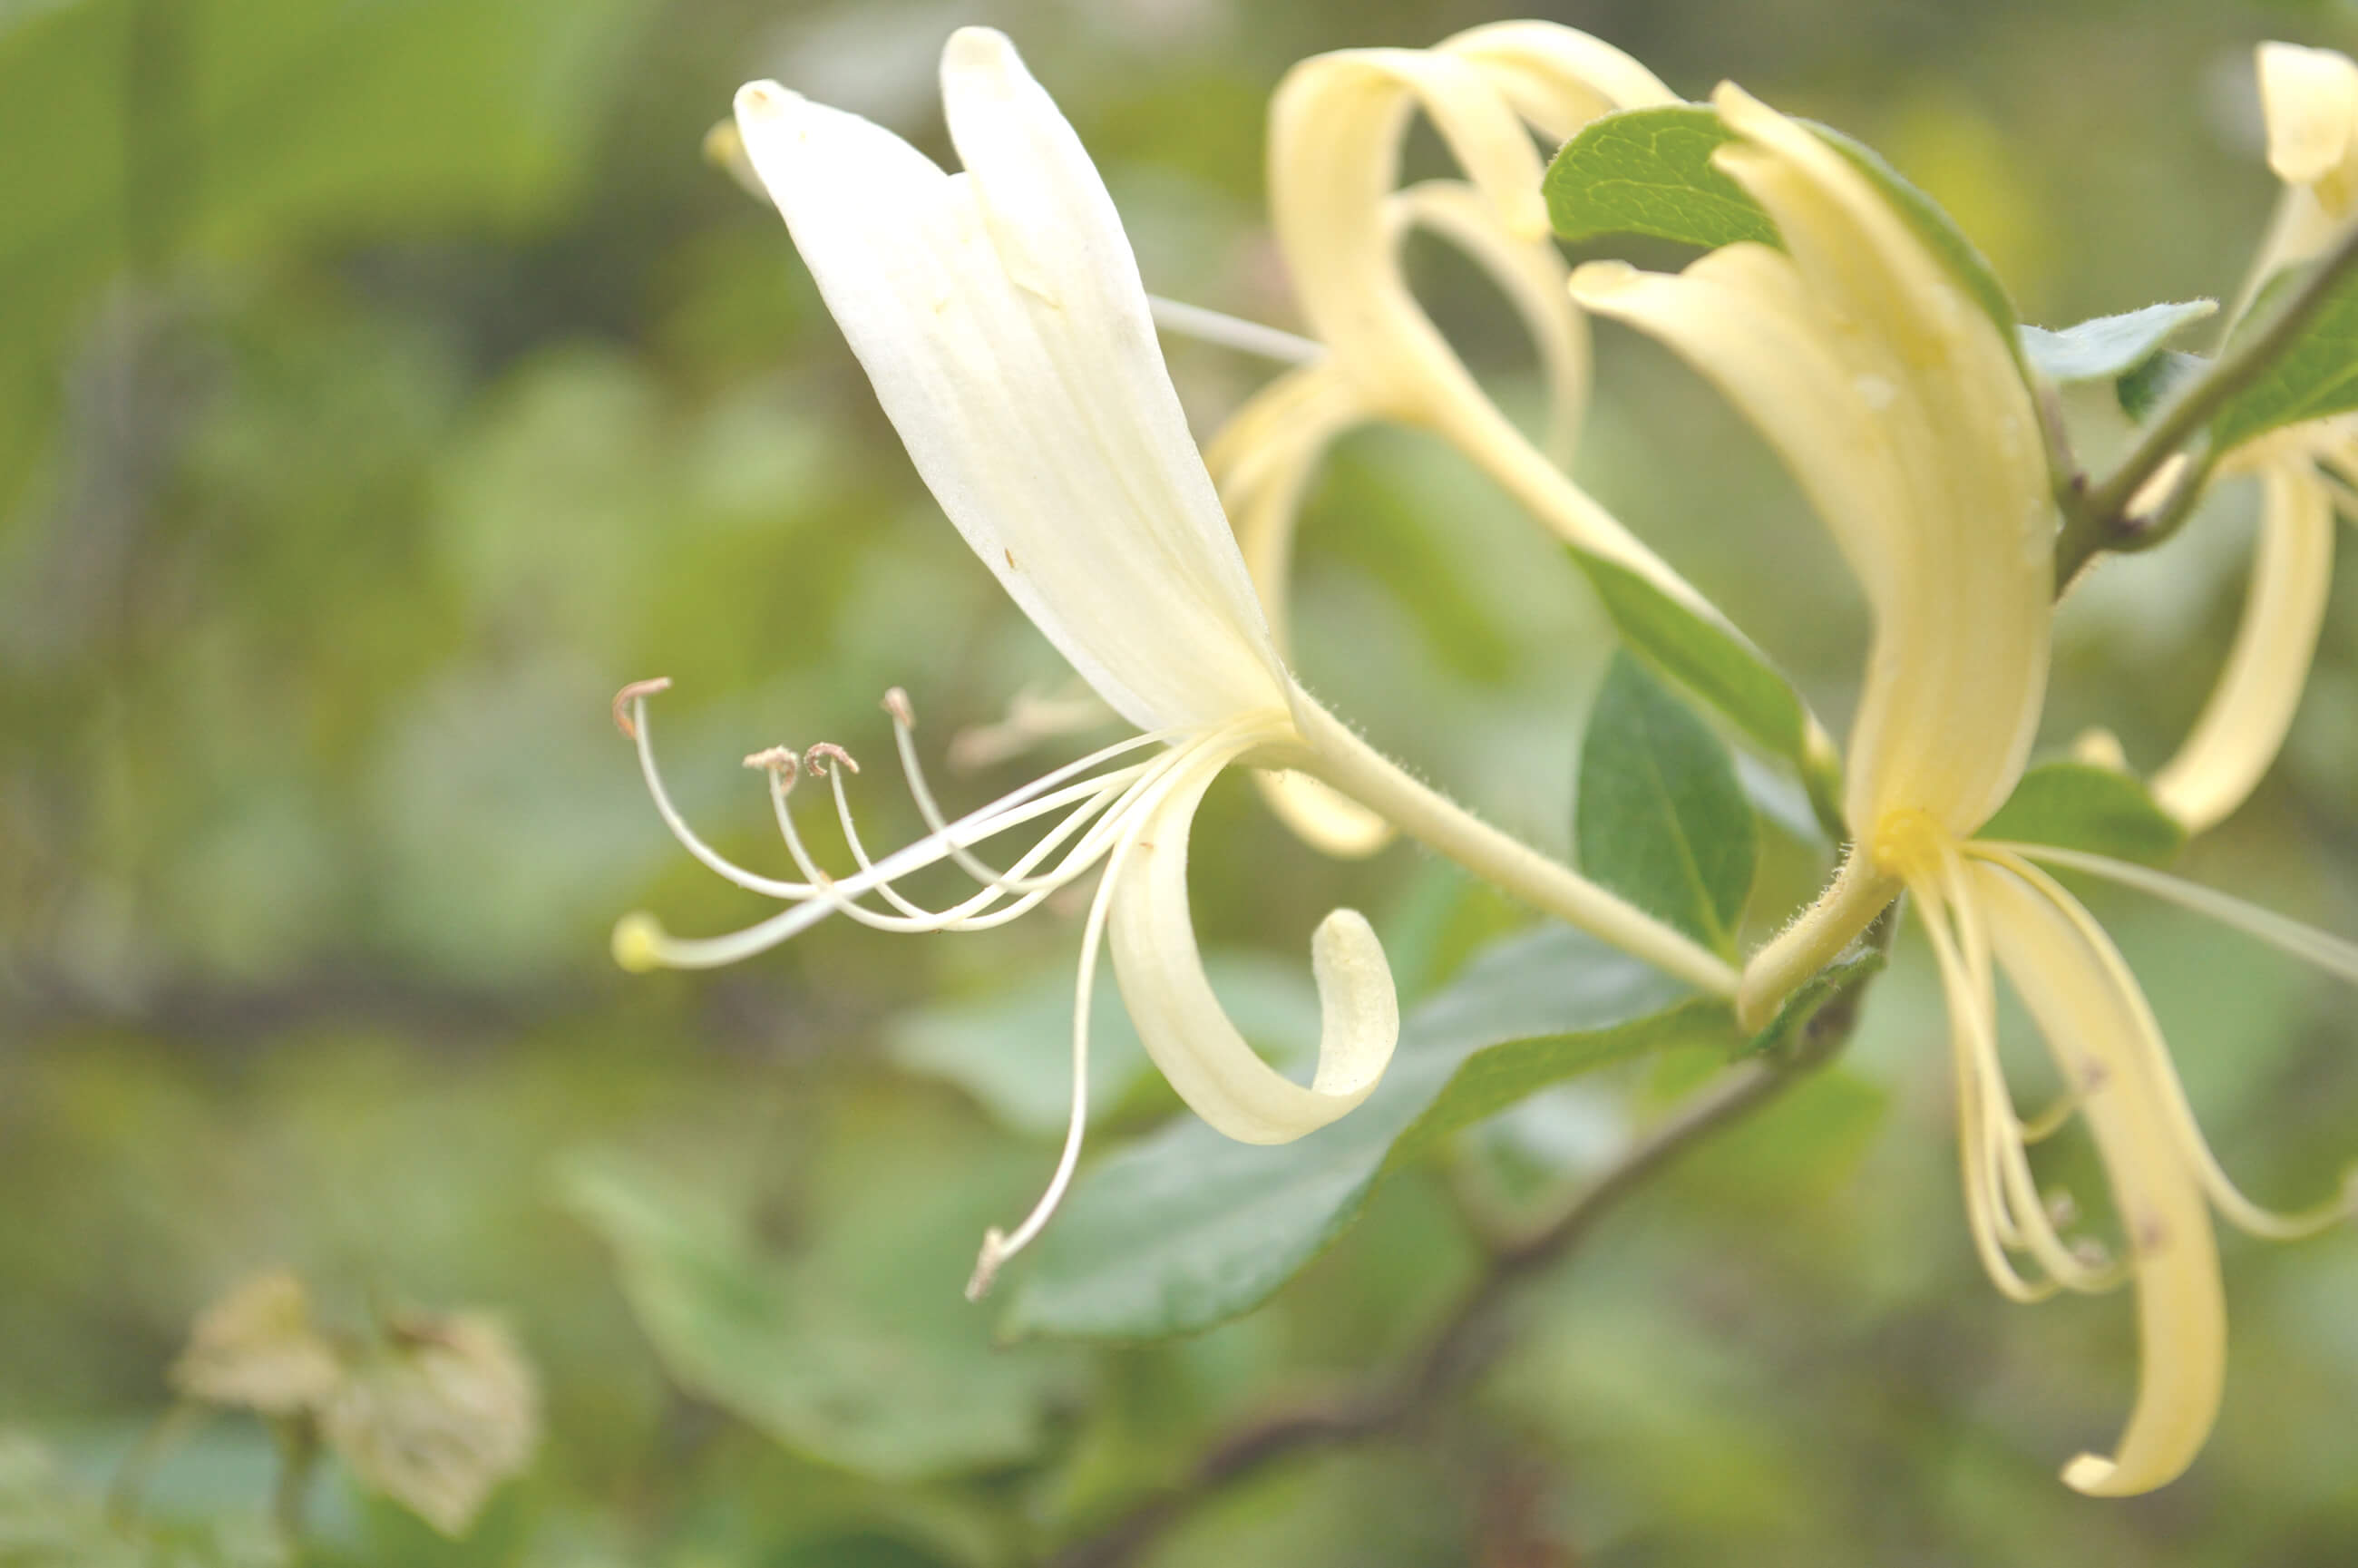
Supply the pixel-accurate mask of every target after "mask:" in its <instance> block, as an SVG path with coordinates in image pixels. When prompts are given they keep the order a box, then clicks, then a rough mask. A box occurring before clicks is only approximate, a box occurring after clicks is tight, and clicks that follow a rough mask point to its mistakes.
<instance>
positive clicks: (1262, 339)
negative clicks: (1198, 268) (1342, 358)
mask: <svg viewBox="0 0 2358 1568" xmlns="http://www.w3.org/2000/svg"><path fill="white" fill-rule="evenodd" d="M1146 308H1147V309H1148V310H1149V311H1150V312H1151V313H1152V315H1153V317H1154V324H1155V325H1156V326H1157V327H1159V328H1161V329H1162V330H1163V331H1166V332H1170V333H1174V334H1175V335H1176V336H1179V337H1182V338H1193V339H1195V341H1197V342H1200V343H1209V344H1211V345H1212V346H1213V347H1215V348H1221V349H1234V350H1235V351H1237V352H1238V353H1240V354H1251V355H1252V356H1254V357H1255V358H1256V359H1264V360H1275V361H1277V362H1279V363H1281V364H1293V365H1306V364H1308V363H1310V362H1312V361H1314V360H1322V359H1325V357H1326V348H1325V344H1323V343H1319V342H1315V341H1312V340H1311V339H1308V338H1304V337H1300V336H1297V335H1296V334H1294V333H1293V332H1286V331H1281V330H1278V329H1277V328H1275V327H1264V326H1262V325H1261V324H1260V322H1258V321H1247V320H1245V319H1242V318H1241V317H1237V316H1230V315H1227V314H1225V313H1223V312H1221V311H1218V310H1213V309H1208V308H1206V307H1204V306H1201V305H1189V304H1187V303H1186V302H1184V300H1178V299H1165V298H1163V296H1161V295H1159V294H1150V295H1148V296H1147V297H1146Z"/></svg>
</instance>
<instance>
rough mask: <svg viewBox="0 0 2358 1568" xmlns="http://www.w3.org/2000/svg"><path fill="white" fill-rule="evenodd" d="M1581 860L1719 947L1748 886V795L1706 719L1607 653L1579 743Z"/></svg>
mask: <svg viewBox="0 0 2358 1568" xmlns="http://www.w3.org/2000/svg"><path fill="white" fill-rule="evenodd" d="M1578 798H1579V806H1578V809H1577V812H1576V814H1575V830H1574V842H1575V843H1576V844H1577V845H1578V846H1579V852H1580V865H1581V869H1582V870H1583V871H1586V872H1587V873H1588V875H1589V876H1590V877H1592V878H1594V879H1595V881H1599V882H1601V883H1603V884H1604V885H1605V886H1606V887H1608V888H1611V889H1612V890H1613V891H1614V892H1617V893H1619V894H1620V895H1621V896H1622V897H1624V898H1626V899H1628V901H1629V902H1630V903H1634V904H1636V905H1637V906H1638V907H1639V908H1640V909H1642V910H1645V911H1646V912H1647V913H1648V914H1653V915H1656V916H1658V917H1660V919H1662V920H1665V921H1668V922H1669V923H1670V924H1671V925H1675V926H1677V927H1678V928H1679V929H1680V930H1682V931H1683V932H1685V933H1686V934H1687V935H1690V936H1693V938H1695V940H1697V941H1699V942H1701V943H1703V944H1704V946H1708V947H1710V948H1712V949H1713V950H1714V951H1715V952H1718V953H1720V954H1722V955H1723V956H1725V957H1734V956H1735V952H1736V922H1737V921H1738V920H1739V919H1740V918H1741V917H1742V915H1743V914H1744V900H1745V898H1746V896H1747V894H1748V893H1750V892H1751V891H1752V870H1753V863H1754V860H1755V859H1756V857H1757V854H1758V848H1759V845H1758V829H1757V827H1756V825H1755V823H1754V821H1753V816H1752V803H1751V802H1750V800H1748V799H1747V797H1746V795H1745V793H1744V786H1743V784H1741V783H1739V782H1738V781H1737V779H1736V763H1735V760H1734V759H1733V758H1731V757H1730V756H1729V755H1728V752H1727V748H1726V746H1725V745H1724V744H1722V743H1721V741H1720V739H1719V737H1718V736H1717V735H1715V734H1714V733H1713V732H1712V730H1711V728H1710V727H1709V726H1708V725H1706V724H1704V722H1703V721H1702V720H1701V719H1697V718H1696V717H1695V716H1694V714H1693V712H1691V711H1690V710H1689V709H1688V708H1687V707H1686V705H1685V704H1684V703H1682V702H1681V701H1680V700H1679V699H1678V698H1677V697H1673V696H1671V693H1670V692H1669V691H1668V690H1666V689H1665V688H1664V687H1663V686H1662V684H1661V682H1660V681H1658V680H1656V679H1655V678H1654V677H1653V676H1650V675H1649V674H1647V673H1646V670H1645V667H1644V666H1643V665H1639V663H1638V662H1637V661H1636V660H1635V659H1633V658H1631V657H1630V656H1629V655H1628V654H1626V653H1623V654H1617V655H1615V657H1614V660H1613V665H1612V668H1611V669H1610V671H1609V672H1607V674H1606V677H1605V687H1604V689H1603V690H1602V691H1600V692H1599V693H1598V694H1597V697H1596V706H1595V708H1594V709H1593V710H1592V711H1591V712H1590V714H1589V716H1588V733H1587V736H1586V737H1585V739H1584V740H1583V741H1582V742H1581V748H1580V793H1579V797H1578Z"/></svg>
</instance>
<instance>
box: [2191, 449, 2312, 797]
mask: <svg viewBox="0 0 2358 1568" xmlns="http://www.w3.org/2000/svg"><path fill="white" fill-rule="evenodd" d="M2260 483H2261V485H2262V487H2263V496H2264V499H2263V502H2262V505H2261V511H2260V528H2259V537H2258V541H2257V547H2256V549H2255V552H2254V554H2253V557H2252V579H2251V587H2250V589H2249V590H2248V592H2247V594H2246V597H2245V599H2244V619H2243V622H2242V624H2241V625H2239V626H2238V627H2237V628H2236V630H2235V644H2234V648H2233V649H2231V650H2230V651H2229V653H2228V654H2227V666H2226V668H2225V669H2224V670H2223V671H2222V672H2221V674H2220V676H2219V684H2218V686H2217V687H2216V688H2214V689H2213V690H2212V693H2211V699H2210V701H2208V702H2207V703H2205V704H2204V705H2203V708H2202V715H2201V718H2200V719H2196V720H2195V724H2194V730H2193V732H2192V733H2191V734H2190V735H2189V736H2188V737H2187V739H2186V743H2185V744H2184V745H2183V746H2181V747H2180V748H2179V752H2178V755H2176V756H2175V757H2172V758H2171V759H2170V760H2169V763H2168V765H2167V766H2165V767H2163V768H2162V770H2161V771H2160V772H2159V773H2156V774H2155V775H2154V778H2153V794H2154V798H2155V799H2156V800H2157V801H2158V802H2160V804H2161V806H2162V809H2163V810H2165V811H2167V812H2169V814H2170V815H2171V816H2175V817H2177V818H2178V820H2179V821H2180V823H2182V824H2184V825H2185V827H2186V830H2187V831H2188V832H2190V833H2200V832H2201V831H2202V830H2203V829H2205V828H2207V827H2211V826H2212V824H2214V823H2216V822H2218V821H2220V820H2221V819H2222V818H2223V817H2225V816H2227V815H2228V814H2229V813H2230V812H2233V811H2234V809H2235V808H2236V807H2237V806H2241V805H2243V803H2244V798H2245V797H2246V796H2248V795H2250V794H2251V793H2252V790H2253V788H2254V786H2255V785H2256V784H2258V783H2259V782H2260V779H2261V777H2262V775H2263V774H2265V773H2266V772H2267V771H2268V768H2269V767H2270V766H2271V765H2272V764H2273V763H2274V762H2276V759H2277V752H2279V751H2281V750H2282V749H2283V747H2284V741H2285V736H2286V735H2287V734H2288V733H2289V732H2290V730H2291V729H2292V719H2293V714H2294V711H2295V710H2296V709H2298V708H2299V706H2300V695H2301V690H2302V687H2304V686H2306V685H2307V683H2308V679H2309V661H2310V660H2312V659H2313V658H2315V657H2316V655H2317V638H2318V633H2319V632H2320V630H2322V629H2323V627H2324V625H2325V601H2326V595H2327V592H2328V591H2329V590H2330V589H2331V587H2332V585H2333V506H2332V498H2331V496H2330V495H2329V494H2328V493H2327V492H2326V489H2325V486H2324V484H2323V482H2322V481H2320V480H2319V478H2318V476H2317V471H2316V470H2315V469H2314V468H2313V467H2312V466H2311V465H2310V462H2309V458H2308V456H2307V454H2306V453H2303V452H2299V451H2294V452H2292V453H2290V454H2288V458H2287V459H2286V460H2278V461H2276V462H2272V463H2271V464H2269V466H2268V467H2267V468H2266V469H2264V470H2262V471H2261V474H2260Z"/></svg>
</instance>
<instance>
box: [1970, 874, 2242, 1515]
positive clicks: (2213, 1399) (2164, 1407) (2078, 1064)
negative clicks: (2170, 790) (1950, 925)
mask: <svg viewBox="0 0 2358 1568" xmlns="http://www.w3.org/2000/svg"><path fill="white" fill-rule="evenodd" d="M1967 875H1968V877H1969V879H1970V883H1971V887H1972V890H1973V894H1974V897H1975V898H1977V899H1978V900H1979V901H1980V903H1981V904H1982V907H1983V909H1984V911H1985V914H1986V915H1987V917H1988V926H1989V934H1990V940H1991V945H1992V946H1993V948H1994V949H1995V951H1996V955H1997V960H1998V963H1999V965H2000V966H2001V967H2002V968H2004V969H2005V971H2006V977H2007V979H2009V980H2011V981H2012V982H2013V984H2014V988H2015V990H2016V991H2017V994H2018V995H2019V996H2020V997H2021V998H2022V1002H2023V1005H2024V1007H2025V1008H2026V1009H2027V1010H2028V1011H2029V1013H2030V1016H2031V1018H2032V1019H2033V1020H2034V1021H2035V1022H2036V1023H2037V1024H2038V1026H2039V1033H2040V1034H2042V1035H2043V1036H2044V1037H2045V1038H2046V1041H2047V1045H2048V1048H2049V1050H2050V1052H2051V1053H2052V1054H2053V1055H2054V1057H2055V1065H2056V1066H2057V1068H2058V1069H2059V1070H2060V1071H2061V1073H2062V1074H2063V1076H2064V1079H2065V1081H2066V1082H2068V1083H2071V1084H2076V1085H2080V1086H2082V1089H2081V1093H2082V1115H2083V1116H2084V1117H2085V1118H2086V1119H2087V1122H2088V1126H2089V1130H2091V1131H2092V1132H2093V1134H2094V1136H2095V1141H2096V1150H2097V1153H2098V1155H2099V1157H2100V1158H2101V1159H2102V1160H2103V1162H2104V1175H2105V1179H2106V1181H2107V1182H2108V1183H2110V1184H2111V1186H2112V1192H2113V1202H2114V1206H2115V1208H2116V1209H2117V1210H2118V1211H2119V1213H2120V1216H2121V1223H2122V1226H2123V1227H2124V1228H2125V1231H2126V1232H2127V1238H2128V1243H2129V1248H2130V1251H2131V1254H2132V1257H2133V1259H2134V1262H2135V1275H2136V1296H2137V1330H2138V1337H2139V1340H2140V1342H2141V1346H2142V1351H2141V1355H2140V1357H2139V1368H2140V1370H2139V1372H2138V1377H2137V1396H2136V1405H2135V1406H2134V1407H2133V1408H2132V1409H2131V1411H2130V1412H2129V1418H2128V1422H2127V1424H2126V1426H2125V1428H2124V1429H2123V1431H2122V1433H2121V1439H2120V1442H2119V1444H2118V1445H2117V1446H2116V1447H2115V1450H2114V1452H2113V1454H2112V1455H2111V1456H2110V1457H2106V1456H2104V1455H2102V1454H2082V1455H2080V1457H2078V1458H2076V1459H2074V1460H2072V1461H2071V1464H2070V1465H2066V1466H2065V1467H2064V1471H2063V1480H2064V1483H2065V1484H2066V1485H2068V1486H2070V1487H2074V1488H2076V1489H2077V1490H2079V1491H2082V1492H2086V1493H2089V1494H2091V1495H2092V1496H2096V1497H2129V1496H2133V1495H2135V1494H2136V1493H2139V1492H2148V1491H2151V1490H2153V1489H2154V1488H2155V1487H2160V1486H2165V1485H2167V1484H2168V1483H2169V1482H2170V1481H2172V1480H2175V1479H2176V1478H2177V1477H2178V1476H2179V1475H2180V1474H2181V1473H2182V1472H2183V1471H2184V1470H2185V1469H2186V1467H2187V1465H2190V1464H2191V1463H2192V1462H2193V1460H2194V1456H2195V1454H2197V1453H2199V1452H2200V1451H2201V1447H2202V1444H2203V1440H2204V1439H2205V1438H2207V1437H2208V1436H2209V1435H2210V1432H2211V1427H2212V1422H2214V1421H2215V1420H2216V1419H2217V1416H2218V1411H2219V1395H2220V1390H2221V1388H2222V1385H2223V1381H2224V1379H2225V1374H2226V1357H2227V1309H2226V1303H2225V1300H2224V1298H2223V1293H2222V1292H2221V1289H2220V1283H2219V1257H2218V1248H2217V1245H2216V1243H2215V1241H2214V1239H2213V1238H2212V1230H2211V1214H2210V1209H2209V1206H2207V1205H2206V1203H2205V1202H2204V1199H2203V1194H2202V1188H2201V1181H2200V1179H2199V1176H2198V1174H2197V1173H2196V1171H2195V1170H2194V1169H2193V1168H2192V1167H2191V1166H2190V1164H2189V1163H2188V1162H2187V1161H2186V1159H2185V1158H2184V1156H2183V1153H2182V1152H2181V1150H2180V1147H2179V1145H2178V1144H2177V1142H2176V1141H2175V1140H2174V1139H2173V1137H2172V1134H2171V1123H2170V1119H2169V1109H2168V1106H2167V1103H2166V1101H2165V1099H2164V1098H2163V1089H2162V1087H2161V1086H2159V1085H2157V1084H2156V1083H2155V1082H2154V1081H2153V1079H2152V1077H2151V1076H2150V1074H2149V1071H2148V1063H2149V1061H2150V1060H2151V1057H2150V1056H2149V1054H2147V1053H2146V1052H2144V1051H2142V1050H2141V1049H2140V1044H2139V1040H2138V1034H2137V1030H2138V1027H2139V1020H2140V1017H2141V1014H2142V1001H2141V999H2138V998H2136V997H2134V996H2129V995H2124V994H2123V993H2122V991H2121V990H2120V989H2119V988H2118V987H2117V986H2116V985H2115V983H2114V977H2115V975H2116V974H2119V973H2124V972H2125V971H2123V970H2120V969H2119V968H2117V967H2116V966H2114V965H2108V964H2107V963H2106V961H2105V956H2104V954H2102V953H2100V952H2098V951H2097V950H2095V949H2094V948H2093V946H2091V938H2090V937H2089V936H2088V935H2086V933H2087V932H2089V931H2093V926H2092V925H2081V924H2078V923H2075V922H2073V921H2072V920H2071V919H2070V918H2069V917H2068V916H2067V914H2066V913H2065V912H2064V911H2062V910H2061V909H2060V908H2058V907H2057V906H2056V904H2055V903H2053V902H2052V900H2053V899H2054V898H2060V897H2062V896H2065V895H2063V894H2062V893H2061V890H2060V889H2056V890H2052V892H2051V893H2050V894H2042V893H2041V892H2036V891H2034V890H2033V889H2032V888H2031V887H2029V886H2028V884H2026V883H2024V882H2023V881H2020V880H2019V879H2017V877H2015V876H2014V875H2013V874H2012V873H2011V872H2008V871H2002V870H1999V869H1998V868H1996V867H1994V866H1990V865H1987V864H1982V863H1976V864H1974V865H1973V866H1972V867H1970V868H1969V870H1968V872H1967ZM2165 1060H2166V1058H2165Z"/></svg>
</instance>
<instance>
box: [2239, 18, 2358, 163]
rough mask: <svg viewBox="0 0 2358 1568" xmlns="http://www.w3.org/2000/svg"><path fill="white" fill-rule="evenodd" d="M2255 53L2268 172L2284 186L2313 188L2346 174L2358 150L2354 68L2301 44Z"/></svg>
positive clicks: (2272, 46) (2333, 55)
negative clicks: (2345, 169)
mask: <svg viewBox="0 0 2358 1568" xmlns="http://www.w3.org/2000/svg"><path fill="white" fill-rule="evenodd" d="M2256 53H2257V56H2258V60H2259V72H2260V114H2261V116H2262V117H2263V119H2265V120H2266V124H2267V131H2268V168H2271V169H2273V170H2274V171H2275V172H2276V177H2277V178H2278V179H2281V180H2283V181H2284V182H2285V183H2286V184H2287V185H2314V184H2316V183H2317V182H2318V181H2320V180H2322V179H2325V178H2328V177H2329V176H2331V175H2332V174H2334V173H2335V172H2337V171H2338V170H2340V169H2342V168H2344V166H2346V165H2347V163H2348V162H2349V161H2350V157H2351V154H2352V151H2353V145H2358V65H2353V63H2352V62H2351V60H2350V58H2349V57H2348V56H2347V55H2342V54H2337V53H2335V52H2334V51H2333V50H2331V49H2303V48H2302V47H2301V46H2299V44H2280V43H2266V44H2262V45H2261V46H2260V47H2259V49H2258V50H2257V51H2256Z"/></svg>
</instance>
